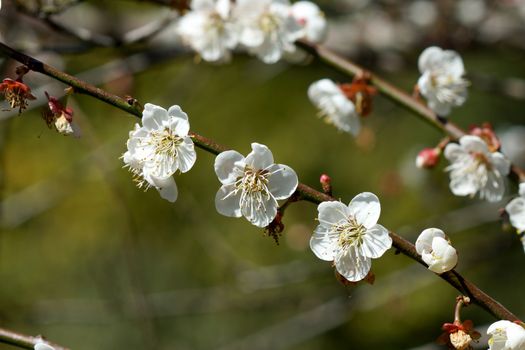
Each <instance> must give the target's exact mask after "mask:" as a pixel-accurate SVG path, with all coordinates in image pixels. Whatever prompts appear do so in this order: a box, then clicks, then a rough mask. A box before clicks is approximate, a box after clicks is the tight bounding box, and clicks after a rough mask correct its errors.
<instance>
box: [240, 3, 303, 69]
mask: <svg viewBox="0 0 525 350" xmlns="http://www.w3.org/2000/svg"><path fill="white" fill-rule="evenodd" d="M235 18H236V22H237V24H238V26H239V30H240V34H239V35H240V36H239V41H240V43H241V44H243V45H244V46H246V47H247V48H248V50H249V51H250V52H251V53H253V54H255V55H257V57H258V58H259V59H261V60H262V61H263V62H265V63H275V62H277V61H279V59H281V57H282V55H283V53H284V52H293V51H294V50H295V45H294V42H295V40H297V39H299V38H301V37H302V36H303V28H302V27H301V26H300V25H299V23H297V21H296V20H295V18H294V17H293V16H292V13H291V8H290V3H289V1H288V0H257V1H254V0H237V7H236V10H235Z"/></svg>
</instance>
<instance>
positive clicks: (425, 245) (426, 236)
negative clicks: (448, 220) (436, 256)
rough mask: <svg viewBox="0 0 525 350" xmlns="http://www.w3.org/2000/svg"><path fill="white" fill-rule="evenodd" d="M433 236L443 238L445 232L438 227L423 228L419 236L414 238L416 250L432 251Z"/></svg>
mask: <svg viewBox="0 0 525 350" xmlns="http://www.w3.org/2000/svg"><path fill="white" fill-rule="evenodd" d="M434 237H441V238H445V237H446V236H445V233H444V232H443V231H442V230H440V229H438V228H427V229H426V230H423V232H421V234H420V235H419V237H418V238H417V240H416V251H417V253H418V254H420V255H421V254H423V252H427V253H428V252H430V251H432V241H433V240H434Z"/></svg>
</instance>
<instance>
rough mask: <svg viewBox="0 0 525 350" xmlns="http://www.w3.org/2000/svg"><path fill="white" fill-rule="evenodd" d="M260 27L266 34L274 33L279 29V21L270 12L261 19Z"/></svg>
mask: <svg viewBox="0 0 525 350" xmlns="http://www.w3.org/2000/svg"><path fill="white" fill-rule="evenodd" d="M259 26H260V27H261V29H262V31H263V32H265V33H272V32H275V31H277V29H278V28H279V19H278V18H277V17H276V16H274V15H272V14H271V13H269V12H266V13H264V14H263V15H262V16H261V18H260V19H259Z"/></svg>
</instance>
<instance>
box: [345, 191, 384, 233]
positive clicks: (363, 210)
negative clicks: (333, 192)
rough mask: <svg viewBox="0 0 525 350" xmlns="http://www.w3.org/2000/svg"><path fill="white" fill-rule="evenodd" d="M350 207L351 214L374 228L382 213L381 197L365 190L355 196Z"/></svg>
mask: <svg viewBox="0 0 525 350" xmlns="http://www.w3.org/2000/svg"><path fill="white" fill-rule="evenodd" d="M348 208H349V212H350V215H352V216H354V217H355V219H356V220H357V222H358V223H360V224H362V225H363V226H365V227H366V228H372V227H373V226H374V225H375V224H377V220H379V215H380V214H381V204H380V203H379V199H378V198H377V196H376V195H375V194H373V193H371V192H363V193H360V194H358V195H357V196H355V197H354V198H353V199H352V201H351V202H350V204H349V205H348Z"/></svg>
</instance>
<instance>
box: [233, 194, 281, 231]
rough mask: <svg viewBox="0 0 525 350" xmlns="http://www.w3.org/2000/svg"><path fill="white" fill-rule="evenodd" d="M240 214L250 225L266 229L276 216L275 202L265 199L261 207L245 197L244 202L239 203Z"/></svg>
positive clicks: (257, 202) (271, 199) (250, 198)
mask: <svg viewBox="0 0 525 350" xmlns="http://www.w3.org/2000/svg"><path fill="white" fill-rule="evenodd" d="M241 213H242V215H243V216H244V217H245V218H246V219H248V221H249V222H250V223H251V224H252V225H255V226H257V227H266V226H268V225H269V224H270V223H271V222H272V221H273V219H274V218H275V216H276V215H277V201H276V200H275V199H274V198H272V197H270V198H265V199H263V201H262V205H261V203H260V202H259V201H256V200H253V199H252V197H250V196H247V197H246V200H245V201H241Z"/></svg>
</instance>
